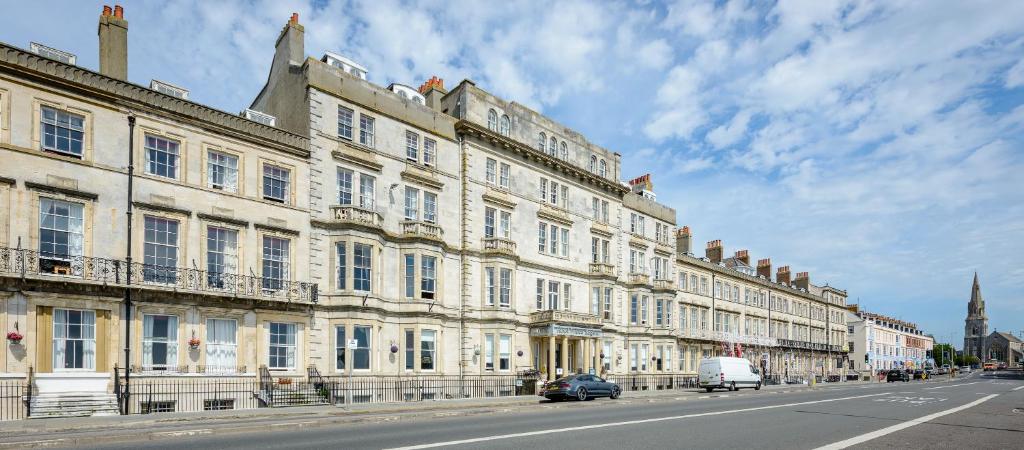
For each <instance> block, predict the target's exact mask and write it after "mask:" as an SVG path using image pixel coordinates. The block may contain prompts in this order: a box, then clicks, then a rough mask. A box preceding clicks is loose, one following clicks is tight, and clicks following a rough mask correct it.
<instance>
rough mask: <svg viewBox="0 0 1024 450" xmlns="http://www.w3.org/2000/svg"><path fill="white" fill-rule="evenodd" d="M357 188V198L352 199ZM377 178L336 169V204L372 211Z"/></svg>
mask: <svg viewBox="0 0 1024 450" xmlns="http://www.w3.org/2000/svg"><path fill="white" fill-rule="evenodd" d="M356 185H357V186H358V198H357V199H356V198H355V197H354V195H355V187H356ZM376 185H377V178H375V177H374V176H372V175H368V174H366V173H361V172H354V171H352V170H348V169H344V168H341V167H339V168H338V204H340V205H355V206H358V207H360V208H365V209H371V210H372V209H374V203H375V199H376V197H377V196H376V191H375V188H376ZM356 200H357V201H356Z"/></svg>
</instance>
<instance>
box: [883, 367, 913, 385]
mask: <svg viewBox="0 0 1024 450" xmlns="http://www.w3.org/2000/svg"><path fill="white" fill-rule="evenodd" d="M885 381H886V382H887V383H894V382H897V381H903V382H907V381H910V375H907V373H906V372H904V371H902V370H899V369H892V370H890V371H889V373H887V374H886V375H885Z"/></svg>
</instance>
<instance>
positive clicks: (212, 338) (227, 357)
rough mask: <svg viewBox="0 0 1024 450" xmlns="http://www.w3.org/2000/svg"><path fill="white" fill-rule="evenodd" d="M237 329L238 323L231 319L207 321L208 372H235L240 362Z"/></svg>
mask: <svg viewBox="0 0 1024 450" xmlns="http://www.w3.org/2000/svg"><path fill="white" fill-rule="evenodd" d="M237 328H238V322H236V321H234V320H231V319H207V321H206V370H207V372H232V371H234V370H235V365H236V363H237V361H238V359H237V352H238V341H237V338H236V331H237Z"/></svg>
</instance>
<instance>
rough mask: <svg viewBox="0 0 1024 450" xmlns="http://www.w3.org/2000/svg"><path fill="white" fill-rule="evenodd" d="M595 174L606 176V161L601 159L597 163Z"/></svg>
mask: <svg viewBox="0 0 1024 450" xmlns="http://www.w3.org/2000/svg"><path fill="white" fill-rule="evenodd" d="M597 174H598V175H601V176H602V177H607V176H608V163H606V162H604V160H603V159H602V160H601V162H599V163H598V165H597Z"/></svg>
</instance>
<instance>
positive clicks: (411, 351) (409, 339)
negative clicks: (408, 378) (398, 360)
mask: <svg viewBox="0 0 1024 450" xmlns="http://www.w3.org/2000/svg"><path fill="white" fill-rule="evenodd" d="M415 369H416V330H414V329H412V328H406V329H405V370H406V371H407V372H408V371H412V370H415Z"/></svg>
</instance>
